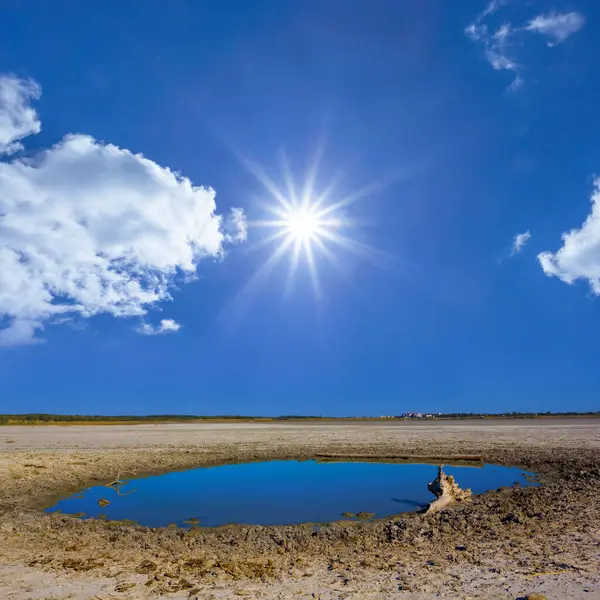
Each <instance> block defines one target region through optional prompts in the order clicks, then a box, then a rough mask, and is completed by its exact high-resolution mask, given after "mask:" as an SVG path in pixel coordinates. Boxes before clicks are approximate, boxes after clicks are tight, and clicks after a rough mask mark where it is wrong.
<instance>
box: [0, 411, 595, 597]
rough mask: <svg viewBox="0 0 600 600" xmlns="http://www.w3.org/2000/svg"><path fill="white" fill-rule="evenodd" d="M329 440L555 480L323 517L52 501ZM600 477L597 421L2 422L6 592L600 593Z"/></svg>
mask: <svg viewBox="0 0 600 600" xmlns="http://www.w3.org/2000/svg"><path fill="white" fill-rule="evenodd" d="M319 454H346V455H350V456H351V455H358V454H372V455H380V456H391V455H397V456H400V455H406V454H411V455H456V454H479V455H483V456H484V458H485V459H486V460H487V461H489V462H495V463H498V464H506V465H518V466H522V467H526V468H529V469H531V470H534V471H536V472H537V473H539V474H540V479H541V481H542V483H543V485H542V486H541V487H539V488H526V489H519V488H511V489H503V490H498V491H493V492H489V493H487V494H483V495H481V496H477V497H475V498H473V500H472V501H470V502H468V503H465V504H461V505H457V506H455V507H453V508H451V509H448V510H444V511H442V512H440V513H438V514H434V515H418V514H410V515H408V514H404V515H399V516H397V517H395V518H391V519H385V520H381V521H375V522H372V523H354V522H352V523H349V522H340V523H332V524H330V525H328V526H325V527H321V528H320V530H318V531H315V530H314V529H313V527H311V526H295V527H244V526H239V527H226V528H218V529H214V530H206V529H196V530H192V531H191V532H185V531H181V530H178V529H174V528H163V529H148V528H144V527H140V526H136V525H134V524H130V523H120V522H105V521H100V520H94V521H80V520H78V519H76V518H74V517H70V516H66V515H44V514H43V513H41V512H40V509H41V508H43V507H44V506H46V505H49V504H51V503H53V502H54V501H56V499H57V498H58V497H59V496H61V495H63V494H67V493H71V492H73V491H75V490H77V489H80V488H82V487H85V486H87V485H91V484H98V483H108V482H110V481H112V480H114V478H115V477H116V476H117V474H120V475H121V476H122V477H123V476H125V477H128V476H132V475H129V472H131V473H134V474H136V475H138V476H139V475H143V474H149V473H160V472H164V471H167V470H174V469H184V468H191V467H195V466H199V465H207V464H219V463H225V462H231V461H248V460H261V459H269V458H314V457H315V456H317V455H319ZM459 483H460V482H459ZM599 483H600V420H595V419H568V420H559V419H548V420H507V421H457V422H422V423H420V422H417V423H393V422H389V423H369V422H365V423H357V422H353V423H334V424H329V423H327V424H315V423H311V424H303V423H281V424H252V423H246V424H234V425H229V424H198V425H192V424H183V425H179V424H177V425H135V426H128V425H123V426H83V427H77V426H71V427H65V426H58V427H48V426H44V427H0V598H7V599H15V600H17V599H19V600H21V599H23V600H24V599H26V598H40V599H41V598H44V599H46V598H56V599H59V598H60V599H63V598H82V599H83V598H96V599H104V600H108V599H109V598H115V599H116V598H119V599H120V598H131V599H137V598H202V599H204V598H206V599H209V598H215V599H217V598H218V599H221V598H239V597H248V598H299V599H304V598H306V599H308V598H321V599H322V600H325V599H330V598H336V599H337V598H352V599H354V598H356V599H360V598H381V599H383V598H386V599H387V598H399V599H402V598H414V599H423V600H425V599H429V598H434V597H446V598H519V597H525V596H526V595H527V594H531V593H533V592H538V593H543V594H545V595H546V596H547V598H549V599H550V598H557V599H558V598H577V599H579V598H581V599H583V598H586V599H590V598H600V568H599V565H600V521H599V517H600V500H599V498H598V485H599ZM438 594H439V595H438Z"/></svg>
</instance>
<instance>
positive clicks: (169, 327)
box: [137, 319, 181, 335]
mask: <svg viewBox="0 0 600 600" xmlns="http://www.w3.org/2000/svg"><path fill="white" fill-rule="evenodd" d="M180 329H181V325H180V324H179V323H177V322H176V321H173V319H163V320H162V321H161V322H160V325H158V327H154V326H153V325H150V324H148V323H142V324H141V325H140V326H139V327H138V328H137V331H138V332H139V333H141V334H142V335H160V334H161V333H174V332H176V331H179V330H180Z"/></svg>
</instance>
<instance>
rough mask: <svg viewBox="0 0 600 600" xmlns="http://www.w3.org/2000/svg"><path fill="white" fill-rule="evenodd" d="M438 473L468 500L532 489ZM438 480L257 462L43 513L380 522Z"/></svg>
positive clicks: (327, 465)
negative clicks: (359, 517) (363, 516)
mask: <svg viewBox="0 0 600 600" xmlns="http://www.w3.org/2000/svg"><path fill="white" fill-rule="evenodd" d="M444 471H445V472H446V473H447V474H448V475H454V477H455V478H456V481H457V482H458V484H459V485H460V487H462V488H471V490H472V491H473V493H474V494H480V493H482V492H485V491H487V490H490V489H496V488H499V487H503V486H511V485H513V484H514V483H515V482H518V483H519V484H520V485H522V486H526V485H533V484H532V483H531V482H530V481H528V479H526V477H525V476H526V475H530V473H526V472H524V471H521V470H520V469H517V468H512V467H499V466H495V465H485V466H480V467H464V466H460V467H452V466H445V467H444ZM436 476H437V467H436V466H434V465H428V464H403V463H402V464H393V463H368V462H346V463H344V462H335V463H332V462H315V461H294V460H286V461H269V462H256V463H246V464H235V465H223V466H218V467H204V468H199V469H193V470H189V471H181V472H175V473H166V474H164V475H157V476H152V477H144V478H140V479H132V480H129V481H127V482H126V483H124V484H122V485H118V486H115V487H107V486H96V487H92V488H89V489H86V490H84V491H83V492H80V493H78V494H74V495H73V496H71V497H69V498H65V499H63V500H60V501H59V502H57V503H56V504H55V505H54V506H52V507H51V508H48V509H46V510H47V512H55V511H59V510H60V511H62V512H64V513H69V514H80V516H81V517H82V518H89V517H94V518H105V519H110V520H122V519H129V520H132V521H136V522H137V523H139V524H140V525H145V526H147V527H162V526H167V525H169V524H171V523H174V524H176V525H178V526H180V527H190V526H196V525H197V526H205V527H215V526H218V525H225V524H230V523H239V524H247V525H290V524H297V523H323V522H327V521H337V520H340V519H343V518H344V517H343V516H342V515H343V513H354V514H356V513H359V512H365V513H374V514H375V516H376V517H377V518H381V517H386V516H389V515H394V514H397V513H400V512H405V511H415V510H418V509H419V508H420V507H421V506H423V505H426V504H428V503H429V502H431V501H432V500H433V499H434V497H433V496H432V494H430V493H429V492H428V491H427V483H428V482H430V481H432V480H433V479H435V477H436ZM107 501H108V502H107ZM347 518H352V517H347ZM196 520H197V521H196Z"/></svg>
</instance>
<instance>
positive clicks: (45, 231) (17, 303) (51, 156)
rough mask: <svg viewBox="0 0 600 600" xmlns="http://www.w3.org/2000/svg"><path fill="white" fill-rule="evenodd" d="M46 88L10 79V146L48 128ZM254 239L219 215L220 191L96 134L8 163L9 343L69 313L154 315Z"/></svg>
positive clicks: (4, 179) (4, 86)
mask: <svg viewBox="0 0 600 600" xmlns="http://www.w3.org/2000/svg"><path fill="white" fill-rule="evenodd" d="M28 89H29V90H35V92H36V93H35V94H34V93H33V92H31V93H26V90H28ZM15 90H21V91H18V92H17V93H15ZM23 90H25V92H24V91H23ZM39 92H40V90H39V87H38V86H37V85H36V84H34V83H32V82H24V81H20V80H18V81H16V82H15V80H14V78H6V77H4V78H1V79H0V124H2V127H3V128H4V129H3V135H4V137H3V138H1V139H2V140H4V144H5V148H7V147H9V146H11V145H12V147H13V148H14V147H15V144H18V143H19V140H20V139H22V138H23V137H25V136H27V135H29V134H31V133H35V131H36V130H39V121H38V120H37V117H36V115H35V112H34V111H33V110H32V109H31V108H30V107H29V104H28V103H29V101H30V100H31V99H32V98H34V97H36V95H39ZM15 115H17V118H15ZM19 115H20V117H19ZM24 115H25V116H24ZM7 123H9V124H14V125H8V126H7V125H6V124H7ZM36 124H37V125H36ZM11 127H12V129H11ZM6 132H8V134H6ZM225 224H226V227H225ZM224 229H227V231H224ZM244 238H245V220H244V214H243V211H241V210H240V209H238V210H236V211H235V212H234V213H233V214H232V216H231V217H228V218H225V219H223V218H222V217H221V216H220V215H218V214H216V204H215V192H214V190H212V189H211V188H207V187H199V186H194V185H193V184H192V182H191V181H190V180H189V179H187V178H185V177H182V176H181V175H179V174H178V173H174V172H173V171H171V170H170V169H168V168H166V167H161V166H159V165H158V164H156V163H155V162H153V161H151V160H149V159H146V158H144V157H143V156H142V155H141V154H133V153H132V152H130V151H129V150H125V149H122V148H119V147H117V146H114V145H112V144H105V143H103V142H99V141H96V140H95V139H93V138H92V137H89V136H87V135H80V134H70V135H67V136H65V137H64V138H63V140H62V141H61V142H59V143H58V144H57V145H56V146H54V147H52V148H50V149H48V150H45V151H41V152H39V153H37V154H36V155H34V156H33V157H32V158H22V159H14V160H12V161H6V160H5V161H0V345H13V344H18V343H31V342H35V341H36V340H37V338H35V333H36V331H38V330H40V329H43V326H44V323H47V322H50V323H52V322H55V321H56V320H58V319H59V318H60V317H65V316H69V315H71V316H77V315H79V316H80V317H84V318H86V317H90V316H92V315H95V314H98V313H108V314H111V315H113V316H115V317H130V316H135V315H144V314H145V313H146V311H147V308H148V307H149V306H151V305H153V304H155V303H157V302H160V301H163V300H169V299H171V295H170V289H171V287H172V285H173V283H174V279H175V278H176V277H177V276H178V275H183V277H182V279H184V280H186V279H187V278H189V279H193V276H194V274H195V272H196V265H197V262H198V261H199V260H200V259H202V258H204V257H211V256H212V257H216V256H221V255H222V254H223V247H224V245H225V244H227V243H231V242H233V241H241V240H243V239H244ZM166 322H168V320H166ZM167 327H169V325H168V324H167Z"/></svg>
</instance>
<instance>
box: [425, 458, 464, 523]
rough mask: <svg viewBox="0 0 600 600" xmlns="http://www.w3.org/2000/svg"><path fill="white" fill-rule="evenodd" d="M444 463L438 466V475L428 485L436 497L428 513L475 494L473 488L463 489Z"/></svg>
mask: <svg viewBox="0 0 600 600" xmlns="http://www.w3.org/2000/svg"><path fill="white" fill-rule="evenodd" d="M443 467H444V465H440V466H439V467H438V476H437V477H436V478H435V479H434V480H433V481H432V482H431V483H429V484H428V485H427V489H428V490H429V491H430V492H431V493H432V494H433V495H434V496H435V497H436V500H434V501H433V502H432V503H431V504H430V505H429V506H428V507H427V510H426V511H425V512H426V513H432V512H436V511H438V510H442V509H443V508H446V506H449V505H450V504H453V503H454V502H462V501H463V500H467V499H468V498H470V497H471V496H472V494H473V492H471V490H463V489H461V488H459V487H458V484H457V483H456V481H454V477H453V476H452V475H446V473H444V470H443Z"/></svg>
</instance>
